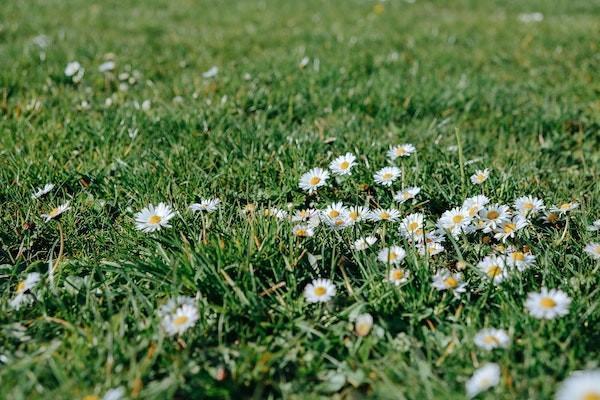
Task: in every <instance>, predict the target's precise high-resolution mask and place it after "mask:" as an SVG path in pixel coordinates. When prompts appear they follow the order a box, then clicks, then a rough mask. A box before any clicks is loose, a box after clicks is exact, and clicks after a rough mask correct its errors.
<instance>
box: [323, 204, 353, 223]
mask: <svg viewBox="0 0 600 400" xmlns="http://www.w3.org/2000/svg"><path fill="white" fill-rule="evenodd" d="M321 214H322V215H323V216H324V217H326V218H330V219H334V218H338V217H344V218H346V217H348V208H347V207H346V206H344V204H342V203H341V202H338V203H332V204H330V205H328V206H327V208H326V209H325V210H323V211H321Z"/></svg>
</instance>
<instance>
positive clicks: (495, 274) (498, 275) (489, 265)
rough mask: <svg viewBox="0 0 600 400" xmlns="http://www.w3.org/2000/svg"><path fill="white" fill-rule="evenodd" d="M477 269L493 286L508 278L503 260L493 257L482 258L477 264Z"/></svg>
mask: <svg viewBox="0 0 600 400" xmlns="http://www.w3.org/2000/svg"><path fill="white" fill-rule="evenodd" d="M477 268H479V270H480V271H481V272H482V273H483V274H484V275H485V276H487V277H488V278H489V279H490V280H491V281H492V282H494V283H495V284H498V283H500V282H502V281H503V280H504V279H505V278H506V277H507V276H508V268H507V267H506V264H505V262H504V258H502V257H498V256H495V255H491V256H487V257H484V258H483V260H481V261H480V262H479V264H477Z"/></svg>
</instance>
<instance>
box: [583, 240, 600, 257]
mask: <svg viewBox="0 0 600 400" xmlns="http://www.w3.org/2000/svg"><path fill="white" fill-rule="evenodd" d="M583 251H585V252H586V253H588V254H589V255H590V256H591V257H592V258H593V259H595V260H600V243H588V244H587V245H586V246H585V249H583Z"/></svg>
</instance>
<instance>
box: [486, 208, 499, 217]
mask: <svg viewBox="0 0 600 400" xmlns="http://www.w3.org/2000/svg"><path fill="white" fill-rule="evenodd" d="M499 216H500V213H499V212H498V211H496V210H492V211H489V212H488V213H487V218H488V219H496V218H498V217H499Z"/></svg>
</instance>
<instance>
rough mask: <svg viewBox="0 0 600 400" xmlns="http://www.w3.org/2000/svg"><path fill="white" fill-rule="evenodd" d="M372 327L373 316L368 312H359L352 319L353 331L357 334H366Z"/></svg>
mask: <svg viewBox="0 0 600 400" xmlns="http://www.w3.org/2000/svg"><path fill="white" fill-rule="evenodd" d="M372 327H373V316H372V315H371V314H369V313H365V314H360V315H359V316H358V317H356V320H355V321H354V332H355V333H356V335H357V336H367V335H368V334H369V332H371V328H372Z"/></svg>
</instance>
